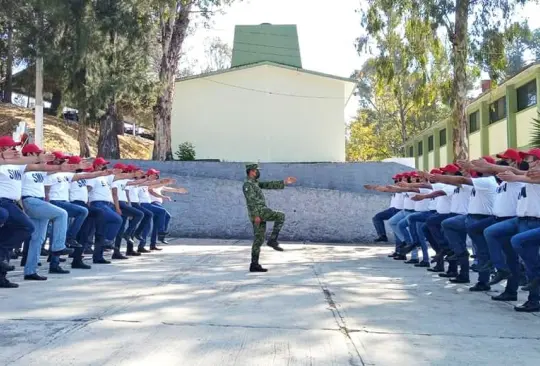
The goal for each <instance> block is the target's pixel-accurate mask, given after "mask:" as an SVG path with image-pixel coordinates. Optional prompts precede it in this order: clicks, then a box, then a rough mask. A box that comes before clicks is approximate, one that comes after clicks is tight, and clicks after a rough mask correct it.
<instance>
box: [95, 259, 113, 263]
mask: <svg viewBox="0 0 540 366" xmlns="http://www.w3.org/2000/svg"><path fill="white" fill-rule="evenodd" d="M93 263H94V264H111V262H110V261H108V260H106V259H104V258H101V259H94V260H93Z"/></svg>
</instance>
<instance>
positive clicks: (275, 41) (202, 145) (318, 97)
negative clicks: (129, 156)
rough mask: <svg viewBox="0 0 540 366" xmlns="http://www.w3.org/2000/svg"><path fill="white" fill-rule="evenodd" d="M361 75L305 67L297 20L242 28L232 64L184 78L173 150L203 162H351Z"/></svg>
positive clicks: (178, 97)
mask: <svg viewBox="0 0 540 366" xmlns="http://www.w3.org/2000/svg"><path fill="white" fill-rule="evenodd" d="M355 85H356V82H355V80H352V79H348V78H343V77H338V76H334V75H328V74H323V73H320V72H316V71H310V70H306V69H304V68H302V61H301V56H300V47H299V43H298V33H297V28H296V26H295V25H271V24H266V23H265V24H261V25H239V26H236V28H235V36H234V45H233V53H232V61H231V68H230V69H226V70H219V71H216V72H211V73H206V74H202V75H197V76H192V77H186V78H180V79H177V81H176V85H175V91H174V101H173V109H172V126H171V130H172V131H171V132H172V135H171V139H172V147H173V152H174V151H175V150H176V148H177V146H178V145H179V144H181V143H183V142H190V143H192V144H193V145H194V146H195V151H196V156H197V159H220V160H222V161H260V162H326V161H336V162H342V161H345V116H344V112H345V106H346V104H347V102H348V100H349V98H350V97H351V95H352V93H353V91H354V89H355Z"/></svg>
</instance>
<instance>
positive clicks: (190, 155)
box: [175, 142, 195, 161]
mask: <svg viewBox="0 0 540 366" xmlns="http://www.w3.org/2000/svg"><path fill="white" fill-rule="evenodd" d="M175 155H176V157H177V158H178V160H181V161H193V160H195V146H193V144H192V143H191V142H183V143H181V144H180V145H178V151H176V153H175Z"/></svg>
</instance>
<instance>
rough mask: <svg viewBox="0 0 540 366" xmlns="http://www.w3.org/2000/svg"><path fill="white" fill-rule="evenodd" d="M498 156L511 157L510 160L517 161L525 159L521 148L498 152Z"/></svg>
mask: <svg viewBox="0 0 540 366" xmlns="http://www.w3.org/2000/svg"><path fill="white" fill-rule="evenodd" d="M497 157H498V158H499V159H509V160H514V161H517V162H518V163H519V162H520V161H521V160H523V158H522V157H521V154H520V152H519V150H516V149H508V150H506V151H505V152H503V153H502V154H497Z"/></svg>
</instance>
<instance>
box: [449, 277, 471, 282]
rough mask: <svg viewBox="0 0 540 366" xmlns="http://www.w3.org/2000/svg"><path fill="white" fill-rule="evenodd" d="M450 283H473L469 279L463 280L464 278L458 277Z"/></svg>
mask: <svg viewBox="0 0 540 366" xmlns="http://www.w3.org/2000/svg"><path fill="white" fill-rule="evenodd" d="M450 282H452V283H471V280H469V279H468V278H462V277H459V276H458V277H456V278H451V279H450Z"/></svg>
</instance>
